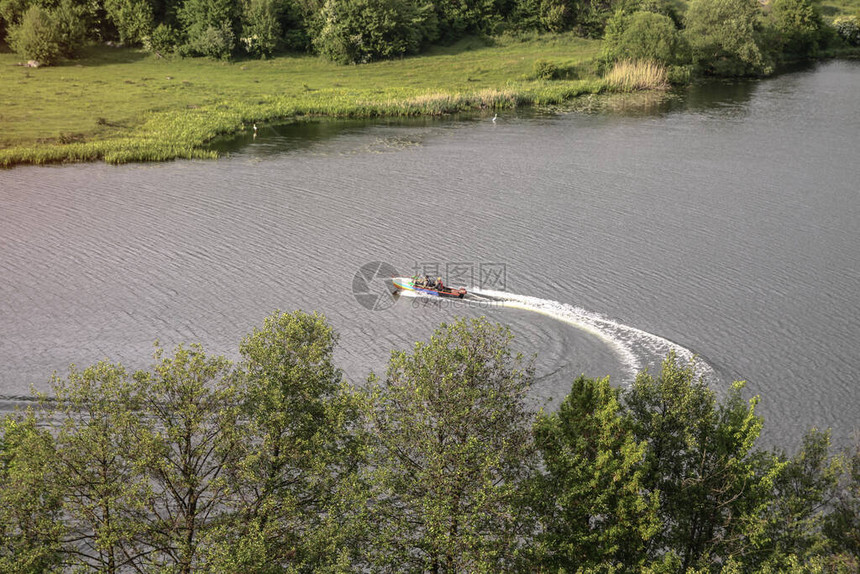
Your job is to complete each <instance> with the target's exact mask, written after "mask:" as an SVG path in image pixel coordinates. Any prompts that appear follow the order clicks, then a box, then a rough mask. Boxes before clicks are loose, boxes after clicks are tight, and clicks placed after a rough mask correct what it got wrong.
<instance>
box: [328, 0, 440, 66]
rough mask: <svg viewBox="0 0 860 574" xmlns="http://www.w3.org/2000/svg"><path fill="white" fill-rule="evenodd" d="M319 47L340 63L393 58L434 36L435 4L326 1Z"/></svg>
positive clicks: (385, 0) (394, 0)
mask: <svg viewBox="0 0 860 574" xmlns="http://www.w3.org/2000/svg"><path fill="white" fill-rule="evenodd" d="M320 21H321V22H322V27H321V29H320V31H319V33H318V35H317V36H316V37H315V38H314V41H313V43H314V47H315V48H316V50H317V51H318V52H319V53H320V54H322V55H323V56H325V57H327V58H328V59H330V60H332V61H334V62H338V63H341V64H356V63H362V62H369V61H372V60H378V59H385V58H394V57H398V56H403V55H405V54H411V53H415V52H417V51H418V48H419V47H420V45H421V42H422V41H424V40H425V39H430V38H434V37H435V18H434V14H433V11H432V6H431V5H429V4H424V5H422V4H417V3H414V2H412V1H411V0H326V3H325V5H324V6H323V9H322V11H321V13H320Z"/></svg>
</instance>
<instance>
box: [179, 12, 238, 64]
mask: <svg viewBox="0 0 860 574" xmlns="http://www.w3.org/2000/svg"><path fill="white" fill-rule="evenodd" d="M178 16H179V21H180V22H181V23H182V26H183V32H184V34H185V38H186V42H185V44H184V45H183V46H182V52H184V53H187V54H189V55H199V56H209V57H210V58H219V59H226V58H229V57H230V55H231V54H232V53H233V49H234V48H235V47H236V31H235V29H236V27H237V24H238V21H239V8H238V6H237V5H236V3H235V2H233V1H232V0H185V2H184V3H183V4H182V7H181V8H180V9H179V12H178Z"/></svg>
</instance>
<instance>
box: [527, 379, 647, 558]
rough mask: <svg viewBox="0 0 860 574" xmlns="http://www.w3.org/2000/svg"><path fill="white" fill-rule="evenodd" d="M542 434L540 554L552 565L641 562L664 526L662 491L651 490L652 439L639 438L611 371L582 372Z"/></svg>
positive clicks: (536, 499) (537, 488)
mask: <svg viewBox="0 0 860 574" xmlns="http://www.w3.org/2000/svg"><path fill="white" fill-rule="evenodd" d="M534 432H535V441H536V443H537V445H538V448H539V449H540V451H541V454H542V455H543V460H544V465H545V467H546V471H545V473H541V474H540V475H538V476H537V477H536V479H535V481H534V491H533V498H532V500H533V504H534V505H535V507H536V509H537V515H538V516H540V523H541V528H540V535H539V544H538V546H537V547H538V549H539V550H538V551H537V559H538V561H539V562H540V563H541V564H543V565H545V566H546V568H547V570H548V571H553V572H554V571H561V570H562V569H564V570H565V571H575V570H576V569H577V568H584V569H586V570H587V569H589V568H598V567H600V566H601V565H603V564H613V565H616V566H622V567H623V568H626V569H632V568H634V567H638V566H641V565H642V564H643V562H644V560H645V556H646V554H645V547H646V542H647V541H648V540H649V539H650V538H652V537H653V536H654V535H655V534H656V533H657V532H658V531H659V528H660V521H659V518H658V514H657V508H658V502H659V500H658V494H657V493H656V492H654V493H652V494H651V495H648V494H646V493H645V492H644V486H643V484H642V480H643V478H644V476H645V474H644V472H645V468H644V461H645V452H646V443H644V442H637V441H636V439H635V438H634V436H633V432H632V429H631V427H630V423H629V420H628V419H625V418H624V417H623V416H622V413H621V406H620V405H619V402H618V391H617V390H616V389H613V388H612V387H610V386H609V380H608V379H600V380H593V379H587V378H585V377H580V378H578V379H577V380H576V381H574V383H573V387H572V388H571V391H570V394H569V395H568V396H567V397H566V398H565V399H564V402H563V403H562V404H561V408H560V409H559V411H558V412H557V413H554V414H551V415H542V416H541V417H539V419H538V421H537V423H536V424H535V429H534Z"/></svg>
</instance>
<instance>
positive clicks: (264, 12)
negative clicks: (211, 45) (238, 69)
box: [240, 0, 283, 57]
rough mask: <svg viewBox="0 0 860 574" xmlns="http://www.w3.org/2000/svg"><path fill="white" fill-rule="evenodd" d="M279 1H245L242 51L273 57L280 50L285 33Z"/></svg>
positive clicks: (243, 7) (241, 40) (241, 39)
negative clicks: (282, 26)
mask: <svg viewBox="0 0 860 574" xmlns="http://www.w3.org/2000/svg"><path fill="white" fill-rule="evenodd" d="M282 9H283V5H282V3H281V2H279V1H278V0H245V2H244V4H243V6H242V36H241V38H240V42H241V45H242V49H244V50H245V52H247V53H248V54H251V55H253V56H261V57H266V56H271V55H272V54H273V53H274V52H275V50H277V48H278V44H279V43H280V40H281V37H282V36H283V32H282V30H281V22H280V20H281V10H282Z"/></svg>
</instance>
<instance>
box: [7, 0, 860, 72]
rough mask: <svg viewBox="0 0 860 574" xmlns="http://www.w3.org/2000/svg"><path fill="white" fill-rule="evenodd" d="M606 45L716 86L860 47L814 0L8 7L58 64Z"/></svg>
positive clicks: (176, 2) (48, 2)
mask: <svg viewBox="0 0 860 574" xmlns="http://www.w3.org/2000/svg"><path fill="white" fill-rule="evenodd" d="M525 31H539V32H573V33H576V34H578V35H581V36H588V37H594V38H602V37H604V35H605V36H606V40H607V42H606V44H607V45H606V51H605V58H606V60H607V62H609V63H611V62H612V61H615V60H619V59H627V58H629V59H642V58H645V59H649V60H653V61H658V62H660V63H662V64H665V65H669V66H676V65H686V66H693V67H694V68H695V69H696V70H699V71H702V72H705V73H712V74H718V75H748V74H752V75H755V74H763V73H768V72H770V71H771V70H772V69H773V67H774V65H776V64H777V63H779V61H781V60H783V59H792V58H802V57H809V56H815V55H817V54H818V53H819V51H820V50H821V49H822V48H824V47H826V46H831V47H832V46H838V45H853V46H857V45H858V44H860V29H858V19H857V17H856V16H845V17H842V18H840V19H838V20H837V21H835V22H834V23H833V26H831V25H829V24H825V22H824V20H823V18H822V16H821V14H820V12H819V10H818V7H817V6H816V4H815V3H814V1H813V0H769V1H768V2H766V3H764V4H762V3H761V2H759V1H758V0H691V2H690V3H689V7H688V8H687V9H686V10H685V11H684V13H681V10H680V8H679V4H677V3H674V2H671V1H670V0H0V39H3V38H5V40H6V41H7V43H8V44H9V45H10V46H11V47H12V48H13V49H14V50H15V51H17V52H19V53H20V54H22V55H24V56H25V57H28V58H32V59H36V60H39V61H40V62H41V63H43V64H50V63H52V62H54V61H56V60H57V59H59V58H71V57H74V56H75V54H76V53H77V52H78V50H79V49H80V48H81V47H82V46H83V45H84V44H85V43H86V42H88V41H99V42H107V41H110V42H120V43H123V44H125V45H129V46H141V47H144V48H146V49H148V50H150V51H152V52H155V53H157V54H160V55H166V54H168V53H176V54H179V55H182V56H208V57H212V58H230V57H234V56H243V57H267V56H271V55H272V54H275V53H278V52H282V51H285V50H291V51H303V52H315V53H319V54H321V55H324V56H325V57H327V58H329V59H331V60H333V61H336V62H342V63H359V62H368V61H372V60H378V59H384V58H393V57H399V56H403V55H406V54H414V53H417V52H419V51H420V50H421V49H423V48H424V47H426V46H428V45H430V44H434V43H440V42H441V43H447V42H452V41H455V40H457V39H458V38H462V37H464V36H467V35H478V36H485V37H490V36H493V35H496V34H499V33H504V32H514V33H517V32H525Z"/></svg>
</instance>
